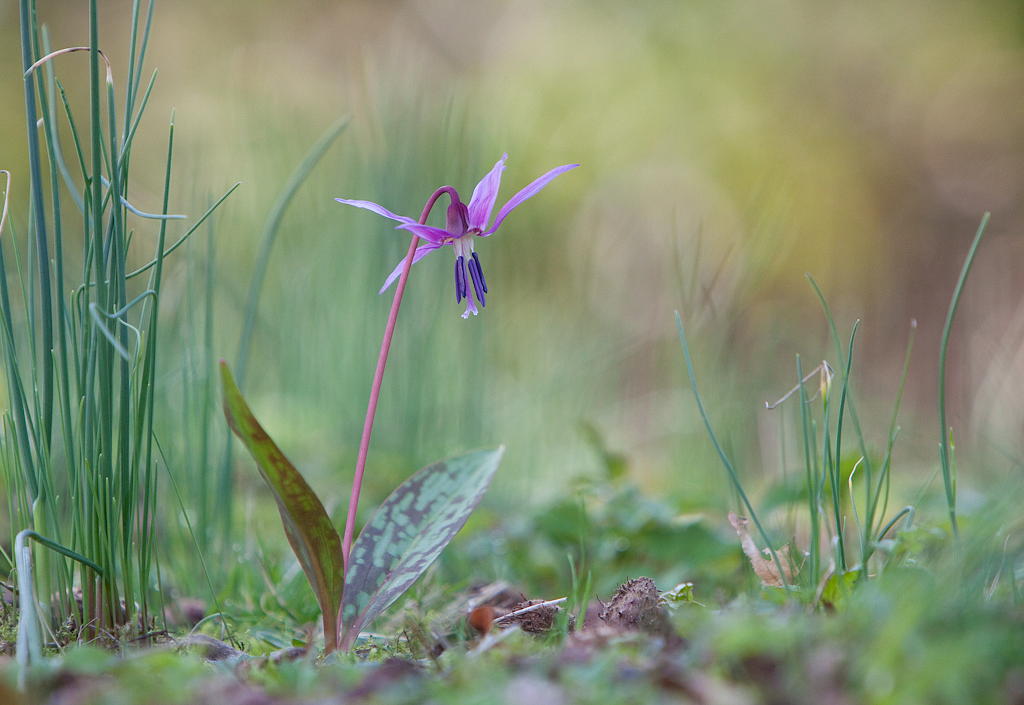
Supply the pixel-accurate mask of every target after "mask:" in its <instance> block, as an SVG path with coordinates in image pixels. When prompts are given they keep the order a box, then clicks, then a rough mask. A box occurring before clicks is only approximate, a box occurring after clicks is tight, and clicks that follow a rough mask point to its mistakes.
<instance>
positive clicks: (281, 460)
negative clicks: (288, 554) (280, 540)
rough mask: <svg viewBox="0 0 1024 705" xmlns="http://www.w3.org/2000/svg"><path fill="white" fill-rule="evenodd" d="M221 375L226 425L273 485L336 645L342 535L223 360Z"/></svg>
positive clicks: (327, 637) (328, 637)
mask: <svg viewBox="0 0 1024 705" xmlns="http://www.w3.org/2000/svg"><path fill="white" fill-rule="evenodd" d="M220 376H221V382H222V385H223V388H224V415H225V416H226V417H227V420H228V425H229V426H231V430H232V431H234V432H235V435H236V436H238V437H239V438H240V439H241V440H242V442H243V443H244V444H245V447H246V448H247V449H248V450H249V453H251V454H252V457H253V459H254V460H255V461H256V466H257V467H258V468H259V470H260V475H262V476H263V479H264V480H266V481H267V484H268V485H270V489H271V490H272V491H273V494H274V499H275V500H277V509H278V512H280V514H281V523H282V524H284V532H285V535H287V537H288V543H290V544H291V546H292V550H293V551H294V552H295V556H296V557H297V558H298V559H299V564H300V565H301V566H302V570H303V571H304V572H305V573H306V578H307V579H308V580H309V584H310V586H311V587H312V588H313V593H314V594H315V595H316V599H317V602H319V603H320V609H321V610H322V611H323V620H324V641H325V643H326V648H327V650H328V651H333V650H334V649H335V648H337V643H338V627H337V623H338V609H339V605H340V604H341V592H342V588H343V585H344V575H343V569H342V559H341V538H340V537H339V536H338V531H337V529H335V528H334V524H332V523H331V519H330V517H328V516H327V512H326V511H325V510H324V505H323V504H321V502H320V499H319V498H318V497H317V496H316V494H315V493H314V492H313V490H312V488H310V486H309V484H308V483H307V482H306V480H305V479H304V478H303V477H302V475H301V474H300V473H299V471H298V470H296V469H295V466H294V465H292V464H291V462H290V461H289V460H288V458H286V457H285V455H284V453H282V452H281V449H280V448H278V447H277V444H276V443H274V441H273V439H271V438H270V436H268V435H267V432H266V431H264V430H263V427H262V426H260V423H259V421H257V420H256V417H255V416H253V413H252V411H250V410H249V405H248V404H246V402H245V399H244V398H243V397H242V393H241V392H240V391H239V390H238V387H237V386H236V385H235V380H234V379H233V378H232V376H231V370H229V369H228V366H227V363H225V362H224V361H223V360H222V361H221V363H220Z"/></svg>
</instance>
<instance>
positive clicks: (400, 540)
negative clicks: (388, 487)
mask: <svg viewBox="0 0 1024 705" xmlns="http://www.w3.org/2000/svg"><path fill="white" fill-rule="evenodd" d="M502 453H504V448H498V449H497V450H482V451H475V452H472V453H467V454H466V455H461V456H459V457H457V458H451V459H449V460H443V461H441V462H438V463H434V464H433V465H428V466H427V467H425V468H423V469H422V470H420V471H419V472H417V473H416V474H415V475H413V476H412V477H410V478H409V479H408V480H406V481H405V482H403V483H402V484H401V485H399V486H398V488H397V489H396V490H395V491H394V492H392V493H391V496H389V497H388V498H387V499H386V500H384V502H383V504H381V505H380V507H378V509H377V511H376V512H375V513H374V515H373V517H371V519H370V521H369V523H367V524H366V526H364V527H363V530H362V532H361V533H360V534H359V538H358V539H356V542H355V544H354V545H353V546H352V553H351V554H350V555H349V564H348V573H347V575H346V576H345V595H344V600H343V602H342V614H341V617H342V620H341V621H342V624H344V633H343V635H342V641H341V644H342V648H348V647H349V646H351V644H352V642H353V641H354V640H355V638H356V636H358V634H359V631H360V630H361V629H362V628H363V626H364V625H366V624H369V622H370V621H371V620H372V619H373V618H374V617H376V616H377V615H378V614H380V613H381V612H383V611H384V610H385V609H387V607H388V606H389V605H390V604H391V603H392V602H394V601H395V600H397V599H398V598H399V597H400V596H401V595H402V593H403V592H405V591H406V590H407V589H409V587H410V586H411V585H412V584H413V583H414V582H416V579H417V578H419V577H420V575H422V574H423V571H425V570H426V569H427V567H429V566H430V564H431V563H433V562H434V560H436V559H437V557H438V556H439V555H440V554H441V551H442V550H443V549H444V547H445V546H446V545H447V544H448V542H449V541H451V540H452V537H454V536H455V534H456V533H458V531H459V529H461V528H462V525H463V524H465V523H466V519H467V518H469V515H470V514H471V513H472V511H473V509H474V508H475V507H476V505H477V504H478V503H479V502H480V499H481V498H482V497H483V495H484V492H485V491H486V489H487V486H488V485H489V484H490V482H491V478H492V477H493V476H494V472H495V471H496V470H497V469H498V463H499V462H500V461H501V456H502Z"/></svg>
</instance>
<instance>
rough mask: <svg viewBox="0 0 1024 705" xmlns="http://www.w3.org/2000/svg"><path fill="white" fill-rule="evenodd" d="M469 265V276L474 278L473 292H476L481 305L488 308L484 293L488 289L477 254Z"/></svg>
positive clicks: (474, 254)
mask: <svg viewBox="0 0 1024 705" xmlns="http://www.w3.org/2000/svg"><path fill="white" fill-rule="evenodd" d="M467 264H468V265H469V275H470V276H471V277H473V290H474V291H476V297H477V298H478V299H480V305H481V306H484V307H486V306H487V301H486V299H484V293H485V292H486V291H487V289H486V288H485V287H484V284H483V275H482V274H481V273H480V260H479V258H478V257H477V256H476V252H474V253H473V259H471V260H469V262H468V263H467Z"/></svg>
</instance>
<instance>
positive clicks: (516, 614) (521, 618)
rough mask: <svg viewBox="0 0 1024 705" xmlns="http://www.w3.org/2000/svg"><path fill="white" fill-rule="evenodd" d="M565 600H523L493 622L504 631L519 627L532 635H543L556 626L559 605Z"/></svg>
mask: <svg viewBox="0 0 1024 705" xmlns="http://www.w3.org/2000/svg"><path fill="white" fill-rule="evenodd" d="M564 601H565V598H561V599H558V600H523V601H521V602H517V603H516V604H514V605H513V606H512V610H511V611H510V612H508V613H507V614H505V615H502V616H501V617H497V618H494V619H493V622H494V623H495V624H497V625H498V626H500V627H501V628H502V629H508V628H509V627H519V628H520V629H522V630H523V631H524V632H527V633H530V634H543V633H544V632H547V631H550V630H551V627H553V626H554V624H555V616H556V615H557V614H558V611H559V609H560V608H559V604H560V603H562V602H564Z"/></svg>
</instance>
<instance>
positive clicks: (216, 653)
mask: <svg viewBox="0 0 1024 705" xmlns="http://www.w3.org/2000/svg"><path fill="white" fill-rule="evenodd" d="M177 646H178V648H179V649H182V650H184V651H190V652H192V653H195V654H196V655H198V656H200V657H202V658H204V659H206V660H207V661H228V660H239V659H241V658H244V657H245V656H246V654H245V653H244V652H242V651H239V650H238V649H236V648H235V647H233V646H231V645H230V644H228V643H226V642H223V641H221V640H220V639H214V638H213V637H212V636H207V635H206V634H190V635H189V636H187V637H185V638H184V639H179V640H178V641H177Z"/></svg>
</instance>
